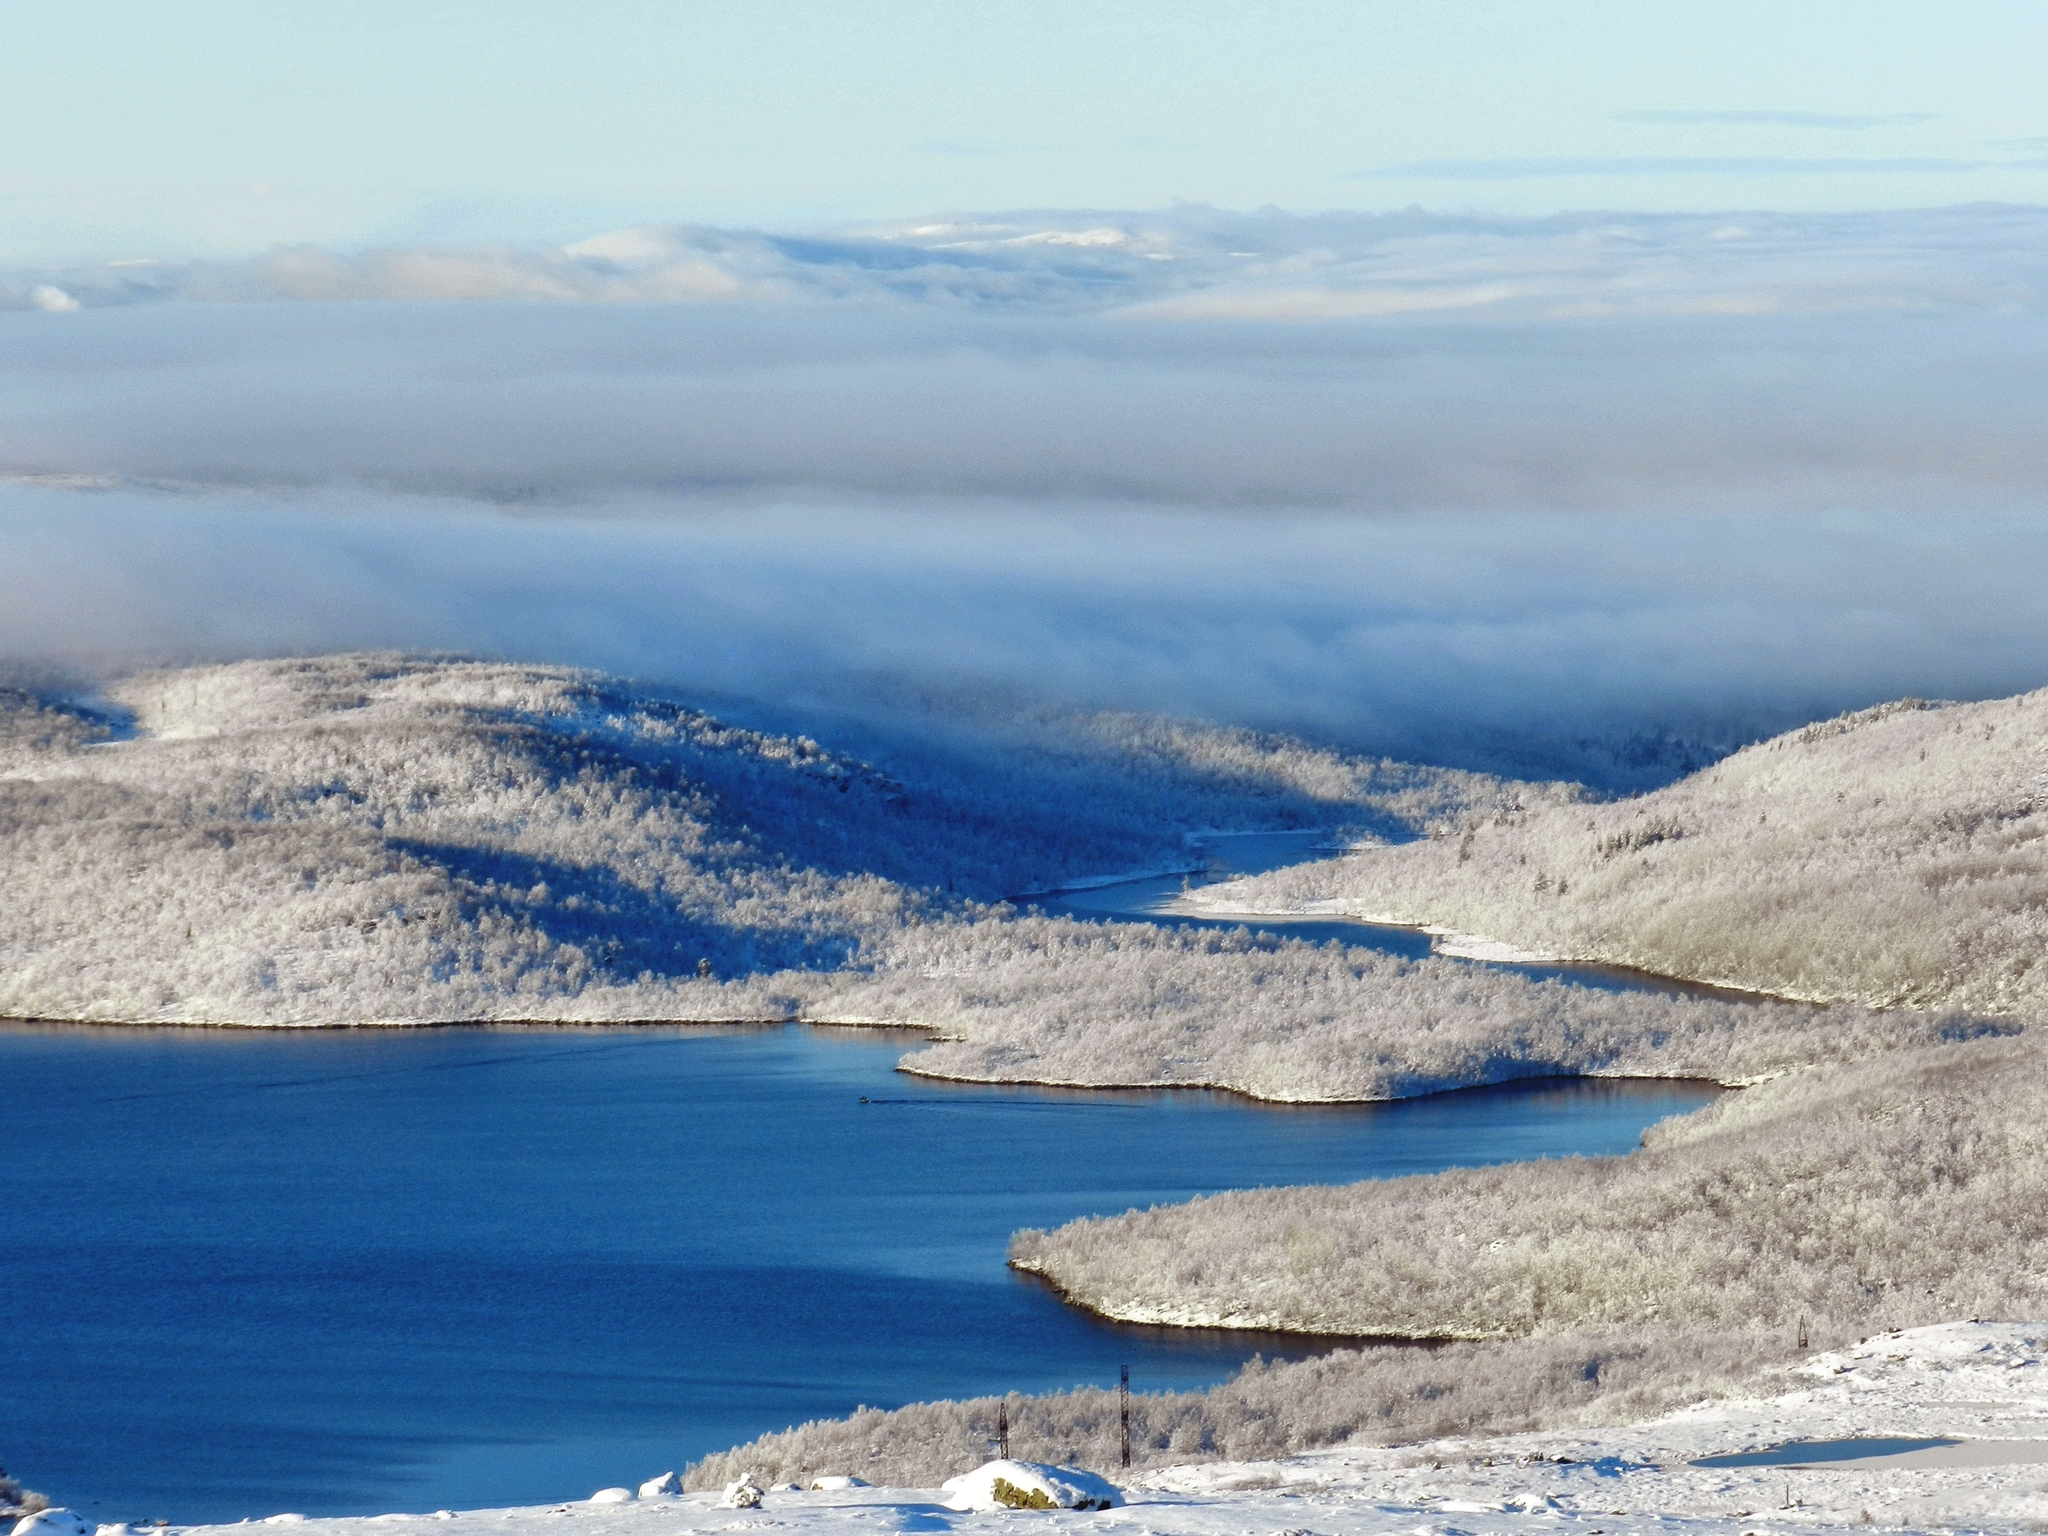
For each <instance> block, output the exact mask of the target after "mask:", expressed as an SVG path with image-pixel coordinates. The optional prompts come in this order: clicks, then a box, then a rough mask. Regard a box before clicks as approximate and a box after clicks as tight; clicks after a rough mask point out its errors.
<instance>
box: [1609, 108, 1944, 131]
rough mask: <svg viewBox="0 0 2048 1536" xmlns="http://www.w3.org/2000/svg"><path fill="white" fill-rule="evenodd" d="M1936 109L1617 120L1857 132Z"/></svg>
mask: <svg viewBox="0 0 2048 1536" xmlns="http://www.w3.org/2000/svg"><path fill="white" fill-rule="evenodd" d="M1940 115H1941V114H1939V113H1937V112H1873V113H1851V112H1687V111H1652V112H1617V113H1615V114H1614V121H1615V122H1617V123H1656V124H1660V125H1664V124H1668V125H1670V126H1672V127H1692V126H1695V125H1698V126H1718V125H1722V124H1728V125H1735V126H1746V125H1751V124H1755V125H1759V126H1768V127H1774V128H1833V129H1840V130H1843V131H1846V132H1851V133H1858V132H1861V131H1863V130H1864V129H1866V128H1905V127H1911V126H1913V125H1915V124H1917V123H1932V122H1935V121H1937V120H1938V119H1939V118H1940Z"/></svg>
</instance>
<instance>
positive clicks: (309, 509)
mask: <svg viewBox="0 0 2048 1536" xmlns="http://www.w3.org/2000/svg"><path fill="white" fill-rule="evenodd" d="M0 547H4V548H6V549H7V550H8V551H9V554H10V558H9V559H8V561H7V562H6V563H5V565H4V567H0V652H4V653H5V654H8V655H12V656H14V657H17V658H36V659H39V660H42V661H44V662H47V663H51V664H56V665H61V666H68V667H71V668H74V669H76V668H86V669H115V668H119V667H121V666H125V665H130V664H132V663H133V662H135V661H137V660H182V659H190V658H233V657H240V656H251V655H265V654H276V653H279V652H285V651H318V650H328V649H337V648H344V647H362V646H403V647H425V648H451V649H457V650H462V651H469V652H481V653H486V654H499V655H508V656H514V657H519V658H523V659H532V660H547V661H559V662H569V663H577V664H584V665H594V666H599V667H603V668H606V669H609V670H614V671H619V672H626V673H632V674H637V675H641V676H645V677H652V678H658V679H662V680H667V681H672V682H677V683H682V684H686V685H689V686H692V687H698V688H709V689H715V690H718V691H722V692H729V693H739V694H749V695H755V696H767V697H775V698H783V699H796V698H810V699H813V700H826V699H832V698H838V697H843V696H844V689H845V688H846V687H847V686H850V685H849V684H848V683H847V681H846V680H848V679H865V680H867V681H866V682H864V683H862V685H861V686H864V687H865V686H870V685H872V684H874V681H875V680H877V679H888V680H893V683H892V684H891V686H892V687H896V688H898V689H900V688H901V687H903V686H906V685H907V686H909V687H910V688H911V689H912V691H913V692H915V691H916V689H917V688H920V687H924V688H933V687H936V688H941V689H966V690H970V691H986V690H988V689H991V688H993V689H996V690H999V691H1001V692H1004V693H1006V694H1012V695H1014V694H1022V695H1025V696H1036V697H1046V696H1050V697H1056V698H1067V699H1075V700H1080V701H1084V702H1091V703H1101V704H1114V705H1127V706H1136V707H1143V708H1154V709H1164V710H1169V711H1176V712H1181V713H1190V714H1196V715H1203V716H1208V717H1212V718H1222V719H1229V720H1237V721H1244V722H1250V723H1258V724H1271V725H1283V726H1294V727H1299V728H1306V729H1310V730H1313V731H1316V732H1319V733H1327V734H1331V735H1335V736H1337V737H1340V738H1342V739H1345V740H1349V741H1354V742H1359V743H1362V744H1367V745H1374V746H1377V747H1379V748H1380V749H1381V750H1401V751H1433V752H1435V753H1436V754H1438V755H1446V754H1448V755H1449V756H1451V757H1452V758H1454V759H1459V760H1463V761H1467V762H1474V763H1477V764H1479V765H1481V766H1485V765H1487V763H1489V762H1490V761H1493V760H1491V759H1487V758H1485V757H1484V756H1483V754H1482V755H1481V756H1479V757H1474V756H1473V755H1472V753H1473V746H1472V744H1473V742H1474V741H1475V739H1477V737H1479V736H1483V735H1484V733H1486V732H1513V733H1533V734H1534V735H1537V736H1541V737H1545V738H1551V739H1558V740H1564V739H1568V738H1570V737H1571V736H1573V735H1574V734H1575V733H1584V732H1589V731H1597V732H1613V731H1649V730H1656V729H1659V728H1676V729H1681V730H1693V731H1705V732H1707V733H1708V734H1710V735H1711V734H1713V733H1715V732H1720V733H1721V734H1722V735H1723V736H1726V735H1727V734H1728V733H1729V732H1731V731H1732V732H1734V733H1735V734H1736V735H1737V736H1738V737H1739V736H1740V735H1741V734H1743V733H1747V732H1752V731H1759V730H1765V729H1769V728H1773V727H1775V726H1778V725H1782V724H1786V723H1794V722H1797V721H1799V720H1803V719H1807V718H1811V717H1812V716H1814V715H1817V714H1826V713H1831V712H1833V711H1835V710H1837V709H1840V708H1844V707H1848V706H1850V705H1853V704H1858V703H1862V702H1866V701H1868V700H1870V699H1873V698H1882V697H1890V696H1894V695H1898V694H1904V693H1921V694H1932V695H1946V696H1982V695H1994V694H2002V693H2007V692H2013V691H2017V690H2018V689H2020V688H2022V687H2025V686H2030V685H2034V684H2037V683H2038V681H2039V680H2040V679H2041V678H2042V677H2043V676H2044V675H2048V616H2044V613H2043V610H2042V608H2041V605H2040V604H2039V603H2038V602H2037V601H2035V600H2034V596H2035V594H2037V593H2038V592H2039V591H2040V590H2041V589H2042V587H2043V584H2044V583H2048V516H2042V515H2033V514H2027V515H2012V516H1985V517H1975V518H1958V519H1952V520H1946V521H1943V522H1941V523H1940V524H1938V525H1934V524H1929V523H1928V522H1926V521H1924V520H1921V519H1915V518H1910V517H1898V516H1893V517H1868V516H1857V517H1850V516H1814V517H1801V518H1785V517H1770V516H1755V515H1752V516H1741V517H1735V516H1687V517H1673V518H1666V519H1659V520H1654V521H1651V520H1639V519H1617V518H1614V517H1611V516H1607V515H1601V514H1578V515H1556V514H1553V515H1548V516H1531V515H1510V514H1495V515H1472V516H1467V517H1458V518H1428V519H1372V518H1363V517H1356V516H1349V515H1342V514H1300V513H1297V514H1287V515H1282V514H1276V513H1270V512H1265V513H1257V514H1219V513H1215V512H1211V511H1201V510H1194V509H1185V508H1182V509H1160V508H1153V509H1132V508H1129V507H1120V506H1104V505H1093V506H1081V505H1070V506H1066V507H1063V508H1059V509H1049V508H1046V507H1044V506H1039V505H1022V506H1020V505H1016V504H1009V505H1001V504H993V503H987V502H977V503H958V502H955V503H940V504H932V505H927V506H924V507H921V508H919V509H916V510H903V509H896V508H887V507H878V506H875V505H873V504H853V503H846V504H839V505H827V504H815V503H814V504H808V505H797V504H782V505H767V506H732V505H726V506H722V507H719V506H712V507H699V508H697V509H696V510H694V511H689V512H682V511H678V510H677V509H676V507H675V506H674V505H673V504H671V503H668V502H654V503H633V502H621V503H618V504H615V505H612V506H610V507H608V508H607V509H606V515H603V516H597V515H593V514H592V513H590V512H588V511H586V512H584V513H582V514H579V515H561V514H556V515H549V516H539V515H520V516H511V515H506V514H503V513H499V512H495V511H492V510H489V509H485V508H478V507H465V506H463V505H460V504H456V503H449V502H430V501H423V500H418V499H408V498H400V497H390V496H370V495H367V494H361V493H358V494H353V495H349V496H340V495H331V494H330V495H328V496H325V497H308V498H302V499H298V500H286V499H279V498H275V497H270V496H264V495H256V494H245V495H225V494H218V493H209V494H206V495H187V496H180V497H161V496H149V495H140V494H134V493H128V492H108V493H101V494H96V495H94V494H79V493H75V492H60V491H54V490H42V489H30V488H24V487H18V486H17V487H14V488H12V489H8V490H5V491H0ZM1447 744H1448V745H1447ZM1461 753H1462V757H1461V756H1460V754H1461ZM1506 766H1511V767H1512V766H1514V764H1512V763H1509V764H1506ZM1526 766H1532V767H1536V768H1541V767H1543V766H1544V765H1543V764H1541V763H1536V764H1533V765H1526ZM1555 766H1556V767H1557V768H1558V769H1559V770H1560V771H1571V770H1577V771H1587V770H1586V769H1585V768H1584V765H1583V764H1577V763H1574V762H1572V761H1569V760H1560V761H1559V762H1558V763H1557V764H1556V765H1555Z"/></svg>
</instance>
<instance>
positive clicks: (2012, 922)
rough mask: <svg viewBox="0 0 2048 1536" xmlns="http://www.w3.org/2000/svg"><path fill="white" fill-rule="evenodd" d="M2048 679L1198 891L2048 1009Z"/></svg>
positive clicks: (1669, 962)
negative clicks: (1584, 799)
mask: <svg viewBox="0 0 2048 1536" xmlns="http://www.w3.org/2000/svg"><path fill="white" fill-rule="evenodd" d="M2044 889H2048V693H2029V694H2022V695H2020V696H2019V697H2016V698H2008V699H1995V700H1991V701H1988V702H1984V703H1976V704H1947V705H1933V704H1927V703H1923V702H1921V701H1919V700H1912V699H1908V700H1903V701H1900V702H1898V703H1895V704H1889V705H1885V706H1882V707H1879V708H1876V709H1869V710H1864V711H1861V712H1860V713H1856V714H1851V715H1844V716H1842V717H1841V718H1839V719H1835V720H1828V721H1823V722H1820V723H1818V724H1815V725H1810V726H1807V727H1806V728H1804V729H1803V730H1799V731H1794V732H1791V733H1788V734H1786V735H1783V736H1779V737H1777V738H1775V739H1773V740H1770V741H1766V742H1763V743H1760V744H1758V745H1756V746H1752V747H1748V748H1746V749H1744V750H1743V751H1741V752H1738V753H1735V754H1734V755H1733V756H1731V757H1728V758H1726V759H1724V760H1723V761H1721V762H1719V763H1716V764H1714V765H1713V766H1712V767H1709V768H1706V769H1703V770H1701V771H1700V772H1697V773H1694V774H1692V775H1691V776H1689V777H1688V778H1685V779H1683V780H1681V781H1680V782H1678V783H1676V784H1673V785H1670V786H1669V787H1667V788H1664V789H1660V790H1657V791H1654V792H1652V793H1649V794H1646V795H1643V796H1641V797H1639V798H1636V799H1633V800H1626V801H1621V802H1618V803H1614V804H1606V805H1595V804H1579V805H1569V806H1566V805H1560V804H1556V803H1551V804H1537V803H1531V804H1530V805H1529V806H1527V807H1526V808H1525V809H1524V810H1523V811H1521V812H1519V813H1516V812H1497V813H1495V814H1491V815H1489V814H1484V813H1482V814H1479V815H1475V816H1473V817H1471V818H1469V819H1468V820H1467V822H1466V823H1465V824H1464V825H1463V826H1462V827H1461V828H1459V829H1458V830H1457V831H1455V832H1446V831H1442V830H1441V829H1440V830H1439V831H1438V832H1437V834H1436V835H1433V836H1431V837H1428V838H1425V839H1422V840H1419V841H1415V842H1411V843H1407V844H1405V845H1402V846H1398V847H1387V848H1366V849H1361V850H1359V851H1357V852H1356V853H1354V854H1352V855H1350V856H1347V857H1343V858H1339V859H1334V860H1330V861H1326V862H1323V863H1320V864H1316V865H1303V866H1297V867H1296V868H1293V869H1288V870H1281V871H1277V872H1275V873H1273V874H1269V875H1262V876H1255V877H1253V878H1250V879H1246V880H1242V881H1238V882H1235V883H1233V884H1231V885H1228V886H1218V887H1215V888H1212V889H1211V890H1209V891H1205V892H1201V893H1198V899H1199V900H1202V901H1205V902H1207V903H1209V904H1211V905H1213V906H1214V907H1215V908H1217V909H1218V910H1235V911H1261V912H1274V911H1282V910H1300V909H1309V910H1340V911H1344V912H1350V913H1354V914H1360V915H1371V916H1379V917H1385V918H1388V919H1391V920H1393V921H1399V922H1413V923H1418V924H1426V925H1431V926H1436V927H1441V928H1445V929H1449V930H1452V931H1455V932H1460V933H1472V934H1483V935H1486V936H1488V937H1491V938H1494V939H1498V940H1502V941H1505V942H1506V943H1508V944H1511V945H1515V946H1517V947H1520V948H1522V949H1525V950H1529V951H1532V952H1535V953H1539V954H1543V955H1549V956H1556V957H1571V958H1582V959H1597V960H1604V961H1609V962H1612V963H1616V964H1621V965H1630V966H1637V967H1640V968H1642V969H1645V970H1651V971H1656V972H1659V973H1661V974H1664V975H1670V976H1684V977H1690V978H1693V979H1695V980H1700V981H1711V982H1716V983H1720V984H1724V985H1728V986H1735V987H1744V988H1749V989H1753V990H1756V991H1760V992H1768V993H1773V994H1776V995H1778V996H1783V997H1803V998H1810V999H1815V1000H1821V1001H1844V1002H1860V1003H1867V1004H1873V1005H1878V1006H1895V1005H1910V1006H1918V1007H1960V1008H1971V1009H1977V1010H1981V1011H1985V1012H1993V1013H2006V1014H2012V1015H2017V1016H2030V1017H2039V1016H2041V1015H2042V1013H2043V1012H2044V1011H2048V967H2044V966H2043V965H2042V964H2041V963H2040V962H2041V959H2042V956H2043V955H2044V953H2048V903H2044V902H2043V900H2042V891H2043V890H2044Z"/></svg>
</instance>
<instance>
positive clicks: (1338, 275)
mask: <svg viewBox="0 0 2048 1536" xmlns="http://www.w3.org/2000/svg"><path fill="white" fill-rule="evenodd" d="M1559 163H1560V162H1554V161H1518V162H1505V163H1504V162H1484V163H1483V164H1484V165H1485V166H1488V167H1493V168H1495V169H1498V168H1499V167H1500V166H1501V165H1503V164H1506V165H1507V166H1508V167H1509V168H1510V169H1514V168H1516V167H1520V168H1522V169H1525V170H1527V169H1529V168H1531V167H1535V168H1539V169H1544V170H1545V173H1547V170H1548V169H1554V168H1555V167H1556V166H1557V165H1558V164H1559ZM1600 163H1601V164H1609V163H1612V164H1620V163H1621V162H1600ZM1628 163H1630V164H1635V163H1637V162H1628ZM1688 163H1690V162H1688ZM1788 163H1789V162H1775V161H1774V162H1771V164H1773V165H1774V166H1778V167H1780V168H1782V167H1783V166H1784V165H1785V164H1788ZM2033 163H2040V162H2033ZM1457 164H1460V165H1467V166H1470V165H1473V164H1479V163H1476V162H1458V163H1457ZM1489 173H1490V172H1489ZM1531 173H1532V174H1533V173H1534V171H1531ZM1738 226H1739V228H1740V231H1741V235H1740V238H1739V239H1731V237H1730V235H1729V230H1730V228H1731V227H1738ZM2044 236H2048V213H2044V212H2043V211H2042V210H2041V209H2038V208H2026V207H2019V208H2015V207H1970V208H1958V209H1946V210H1923V211H1911V212H1901V213H1867V214H1804V215H1794V214H1765V213H1749V214H1744V215H1743V216H1742V218H1741V219H1740V220H1739V221H1737V225H1735V226H1732V225H1731V221H1730V220H1729V218H1728V217H1727V216H1726V215H1700V214H1661V215H1643V214H1615V213H1581V214H1561V215H1557V216H1555V217H1551V218H1542V219H1506V218H1490V217H1485V216H1480V215H1466V216H1444V215H1435V214H1428V213H1424V212H1421V211H1420V210H1410V211H1407V212H1402V213H1389V214H1356V213H1331V214H1319V215H1294V214H1287V213H1283V212H1280V211H1278V210H1272V209H1267V210H1260V211H1259V212H1256V213H1249V214H1239V213H1228V212H1223V211H1220V210H1216V209H1212V208H1204V207H1199V206H1178V207H1174V208H1169V209H1155V210H1150V211H1107V210H1099V209H1090V210H1078V211H1061V210H1033V211H1026V212H1021V213H1008V214H984V215H962V216H955V217H952V218H947V219H940V220H918V221H905V222H901V223H893V224H878V225H867V226H862V227H858V228H852V229H842V230H836V231H827V232H822V233H818V232H813V233H801V234H790V233H779V234H778V233H769V232H763V231H759V230H726V229H712V228H707V227H703V226H694V225H669V226H640V227H635V228H630V229H622V230H613V231H610V232H607V233H603V234H599V235H596V236H593V237H591V238H588V239H584V240H580V241H576V242H574V243H572V244H569V245H566V246H555V247H534V248H520V247H511V246H460V245H417V246H396V247H388V248H378V249H371V250H365V251H358V252H336V251H327V250H322V249H318V248H313V247H298V248H292V249H287V250H279V251H271V252H267V253H264V254H262V255H259V256H256V257H253V258H250V259H248V260H244V261H209V262H188V263H179V262H170V261H159V262H149V261H131V262H116V263H108V264H105V265H101V266H94V267H81V268H66V269H47V270H32V271H19V272H13V273H7V272H0V309H5V308H9V307H13V308H27V307H30V306H31V304H32V299H31V297H30V295H31V294H32V293H33V292H34V291H35V290H36V289H37V288H38V286H42V285H47V286H53V287H57V288H61V289H62V290H63V291H64V292H66V293H68V294H70V295H71V296H72V297H73V298H75V299H76V300H77V301H78V302H79V303H80V304H81V305H83V306H84V307H86V308H108V307H120V306H128V305H137V304H156V303H207V302H234V303H247V302H280V301H285V302H289V301H301V302H304V301H311V302H322V303H333V302H445V301H453V300H477V301H484V302H523V303H535V304H614V305H649V304H660V305H704V306H722V307H728V308H730V307H735V306H739V307H751V308H757V309H758V308H764V307H765V308H771V309H772V308H777V307H780V308H786V309H808V308H817V307H820V306H823V307H829V308H835V309H841V310H849V309H860V310H890V311H899V310H903V309H906V308H907V309H914V310H919V311H929V312H942V311H943V312H955V311H979V312H993V311H1004V312H1009V313H1014V314H1033V315H1040V316H1050V315H1062V316H1068V315H1082V314H1109V313H1116V312H1123V313H1137V312H1142V313H1146V314H1149V315H1152V316H1154V317H1158V316H1161V315H1166V314H1175V315H1185V316H1217V315H1234V316H1239V317H1245V318H1251V317H1261V316H1262V317H1267V318H1274V319H1285V318H1290V317H1297V316H1300V315H1308V316H1312V317H1318V318H1321V317H1328V316H1331V315H1339V314H1351V315H1390V314H1404V313H1414V312H1425V311H1444V312H1449V311H1470V312H1471V313H1469V314H1468V315H1467V318H1472V319H1481V320H1492V319H1496V318H1508V319H1516V320H1528V319H1545V318H1558V317H1561V316H1568V315H1574V314H1578V315H1588V314H1600V315H1613V314H1623V313H1626V314H1636V315H1644V314H1687V313H1715V312H1727V311H1730V310H1770V311H1776V312H1785V311H1799V310H1823V309H1839V308H1842V307H1875V308H1885V307H1919V306H1925V305H1930V304H1931V305H1936V306H1939V307H1943V308H1950V307H1954V306H1957V305H1959V304H1962V305H1966V304H1971V303H1986V302H1988V303H1996V304H2005V303H2010V302H2012V301H2013V294H2014V292H2015V290H2016V288H2017V289H2019V290H2024V291H2026V292H2032V291H2033V290H2034V288H2035V287H2037V286H2038V283H2039V278H2040V265H2039V262H2038V260H2037V259H2036V257H2035V253H2036V252H2037V251H2038V250H2039V249H2040V244H2041V241H2042V240H2043V238H2044ZM1303 295H1323V296H1325V297H1324V298H1323V299H1321V300H1319V301H1314V302H1310V301H1308V300H1305V299H1304V298H1303V297H1302V296H1303Z"/></svg>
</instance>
